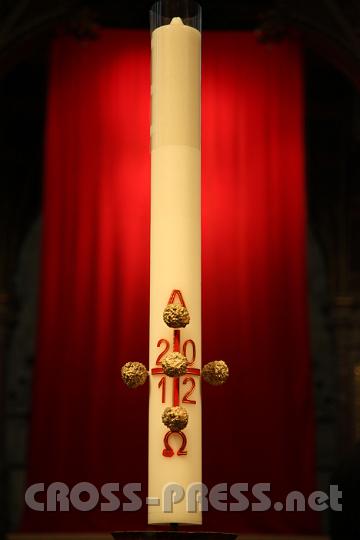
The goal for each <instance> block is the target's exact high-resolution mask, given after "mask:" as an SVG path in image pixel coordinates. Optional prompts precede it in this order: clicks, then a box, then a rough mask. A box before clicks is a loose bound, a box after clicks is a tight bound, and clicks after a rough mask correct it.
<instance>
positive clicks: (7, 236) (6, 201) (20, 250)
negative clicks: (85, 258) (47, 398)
mask: <svg viewBox="0 0 360 540" xmlns="http://www.w3.org/2000/svg"><path fill="white" fill-rule="evenodd" d="M150 5H151V4H150V3H149V2H145V1H128V0H126V1H124V0H122V1H120V0H118V1H117V2H114V1H106V0H103V1H96V0H93V1H90V0H89V1H87V2H83V1H72V2H69V1H67V2H66V1H61V0H57V1H55V0H16V1H15V0H0V354H1V379H0V382H1V400H2V407H1V417H0V430H1V446H0V452H1V454H0V457H1V468H0V475H1V478H0V518H1V519H0V523H1V530H2V531H5V530H9V529H14V528H16V526H17V524H18V521H19V517H20V514H21V506H22V487H23V482H24V476H25V474H26V441H27V432H28V425H29V419H30V418H31V400H30V395H31V371H32V363H33V358H34V341H35V336H36V300H37V283H38V281H37V280H38V262H39V251H40V249H39V246H40V231H41V206H42V203H41V201H42V167H43V140H44V121H45V113H46V86H47V77H48V58H49V47H50V43H51V40H52V39H53V37H54V36H56V35H58V34H64V33H69V34H72V35H74V36H75V37H76V38H77V39H96V32H97V28H99V27H101V26H110V27H118V28H148V26H149V24H148V11H149V8H150ZM202 6H203V29H204V30H205V31H206V30H208V29H212V30H216V29H219V30H220V29H221V30H226V29H229V30H235V29H236V30H248V31H254V32H256V34H257V36H258V39H259V40H262V41H264V42H269V41H270V42H271V41H278V40H281V39H285V38H290V39H298V40H300V41H301V42H302V44H303V47H304V80H305V96H306V103H305V109H306V118H305V126H306V139H305V143H306V154H307V188H308V229H309V243H308V254H309V299H310V310H311V334H312V356H313V366H314V370H313V371H314V390H315V403H316V417H317V432H318V451H317V456H318V478H319V486H320V487H321V488H325V487H326V485H327V484H328V482H329V478H330V475H331V472H332V470H333V468H334V467H335V465H336V463H337V462H338V460H339V459H340V458H341V457H343V456H345V455H346V453H347V452H348V451H349V449H350V448H351V447H352V446H353V444H354V442H355V441H356V440H357V438H358V436H359V435H360V324H359V323H360V246H359V240H358V238H359V236H360V204H359V203H360V99H359V93H358V89H359V87H360V4H359V2H357V1H356V0H349V1H347V2H346V3H344V2H341V1H340V0H319V1H317V2H311V1H300V0H298V1H297V0H288V1H286V0H284V1H273V2H271V1H254V0H247V1H244V0H238V1H236V0H232V1H230V0H224V1H222V2H214V1H209V0H207V1H205V0H204V1H203V2H202ZM294 346H295V345H294Z"/></svg>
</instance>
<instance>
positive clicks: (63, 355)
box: [23, 30, 318, 533]
mask: <svg viewBox="0 0 360 540" xmlns="http://www.w3.org/2000/svg"><path fill="white" fill-rule="evenodd" d="M149 50H150V47H149V35H148V32H143V31H113V30H110V31H103V32H102V33H101V36H100V39H98V40H95V41H89V42H76V41H75V40H72V39H70V38H62V39H59V40H58V41H57V42H56V43H55V45H54V48H53V54H52V68H51V78H50V85H49V98H48V120H47V135H46V168H45V197H44V235H43V261H42V283H41V317H40V327H39V328H40V331H39V346H38V355H37V363H36V370H35V376H34V398H33V413H32V422H31V440H30V455H29V476H28V484H29V485H31V484H33V483H35V482H44V483H45V485H46V486H47V485H48V484H50V483H51V482H55V481H57V482H64V483H66V484H68V485H69V486H70V487H72V486H74V485H75V484H76V483H78V482H83V481H87V482H91V483H92V484H94V485H95V486H97V487H98V488H100V486H101V485H102V484H104V483H106V482H119V483H120V486H123V485H125V484H126V483H128V482H141V483H142V486H143V491H142V497H143V499H145V497H146V490H147V485H146V482H147V402H148V389H147V387H146V386H145V387H142V388H140V389H137V390H133V391H131V390H128V389H127V388H126V387H125V386H124V385H123V384H122V382H121V378H120V368H121V365H122V364H123V363H125V362H127V361H143V362H144V363H145V364H147V358H148V308H149V306H148V298H149V217H150V216H149V202H150V169H149V162H150V156H149V124H150V119H149V104H150V80H149V76H150V67H149V61H150V58H149ZM302 107H303V93H302V70H301V55H300V53H299V50H298V47H297V46H296V45H295V44H291V43H281V44H277V45H274V44H271V45H261V44H258V43H257V42H256V40H255V37H254V36H253V35H251V34H247V33H232V32H230V33H208V34H206V33H205V35H204V39H203V113H202V114H203V350H204V356H203V362H204V363H205V362H207V361H210V360H213V359H217V358H222V359H224V360H226V362H228V364H229V366H230V371H231V377H230V381H229V382H228V383H227V384H226V385H225V386H224V387H221V388H213V387H208V386H206V385H205V384H204V385H203V411H204V413H203V418H204V428H203V448H204V467H203V469H204V482H205V483H206V484H207V485H208V486H209V487H212V486H213V485H215V484H216V483H223V482H227V483H228V484H229V485H231V484H233V483H237V482H244V483H249V485H250V487H251V486H252V485H254V484H255V483H257V482H261V483H269V482H270V483H271V485H272V492H271V498H272V500H273V502H275V501H278V500H279V501H283V500H284V498H285V495H286V494H287V493H288V492H289V491H291V490H295V489H296V490H300V491H302V492H303V493H304V494H307V493H309V492H310V491H311V490H312V489H314V484H315V482H314V477H315V473H314V426H313V406H312V400H311V378H310V365H309V340H308V328H307V327H308V320H307V287H306V264H305V244H306V236H305V217H306V216H305V203H306V201H305V194H304V155H303V125H302V123H303V108H302ZM122 499H124V498H123V497H122ZM38 500H40V501H41V500H44V496H41V495H40V496H38ZM317 523H318V520H317V516H316V515H315V513H312V512H310V511H306V512H305V513H304V512H302V513H296V512H295V513H294V512H292V513H291V512H275V511H268V512H251V511H246V512H227V513H226V514H224V513H219V512H218V511H215V510H211V511H209V512H208V513H206V514H205V515H204V525H203V529H205V530H223V531H237V532H264V533H266V532H289V533H290V532H293V533H302V532H309V531H315V530H316V529H317ZM146 527H147V525H146V507H145V505H144V506H143V508H142V509H141V510H140V511H139V512H136V513H131V512H122V511H120V510H119V511H117V512H100V510H99V509H96V510H94V511H92V512H79V511H76V510H71V511H70V512H35V511H33V510H30V509H26V511H25V515H24V520H23V530H26V531H111V530H116V529H118V530H119V529H123V530H124V529H146Z"/></svg>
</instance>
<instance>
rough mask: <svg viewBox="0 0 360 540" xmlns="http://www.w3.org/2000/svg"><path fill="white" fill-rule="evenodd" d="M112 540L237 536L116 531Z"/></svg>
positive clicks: (226, 539)
mask: <svg viewBox="0 0 360 540" xmlns="http://www.w3.org/2000/svg"><path fill="white" fill-rule="evenodd" d="M112 536H113V538H114V540H236V538H237V536H238V535H237V534H234V533H221V532H206V531H199V532H196V531H117V532H113V533H112Z"/></svg>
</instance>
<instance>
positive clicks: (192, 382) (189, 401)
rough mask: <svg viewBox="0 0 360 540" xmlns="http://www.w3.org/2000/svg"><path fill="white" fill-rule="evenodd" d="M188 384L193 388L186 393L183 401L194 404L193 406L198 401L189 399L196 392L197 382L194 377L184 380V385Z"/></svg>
mask: <svg viewBox="0 0 360 540" xmlns="http://www.w3.org/2000/svg"><path fill="white" fill-rule="evenodd" d="M188 382H189V383H190V386H191V388H190V390H188V391H187V392H186V394H185V396H184V397H183V399H182V402H183V403H192V404H193V405H195V404H196V401H195V400H194V399H189V397H190V396H191V394H192V393H193V391H194V390H195V380H194V379H193V378H192V377H185V379H184V380H183V384H187V383H188Z"/></svg>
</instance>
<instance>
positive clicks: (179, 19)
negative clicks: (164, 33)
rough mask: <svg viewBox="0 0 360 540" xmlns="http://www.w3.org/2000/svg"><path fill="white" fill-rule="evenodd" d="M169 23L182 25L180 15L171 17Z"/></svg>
mask: <svg viewBox="0 0 360 540" xmlns="http://www.w3.org/2000/svg"><path fill="white" fill-rule="evenodd" d="M170 24H181V25H182V26H183V25H184V23H183V22H182V18H181V17H173V18H172V19H171V23H170Z"/></svg>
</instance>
